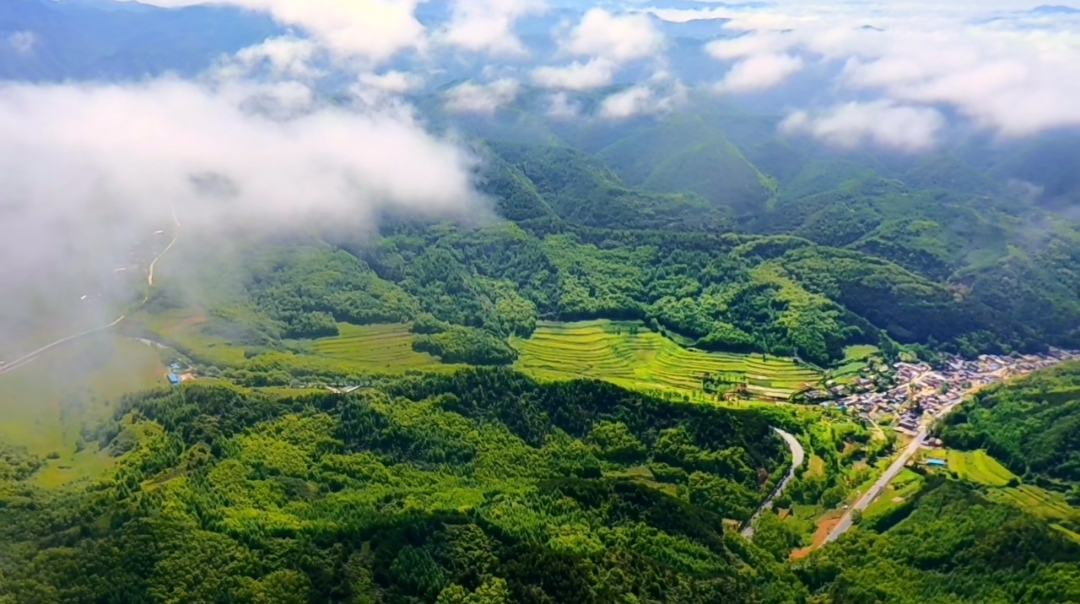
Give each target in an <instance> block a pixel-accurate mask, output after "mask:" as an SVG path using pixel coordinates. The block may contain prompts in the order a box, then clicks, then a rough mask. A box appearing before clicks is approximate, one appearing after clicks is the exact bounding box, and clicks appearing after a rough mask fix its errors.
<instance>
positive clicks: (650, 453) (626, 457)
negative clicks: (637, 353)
mask: <svg viewBox="0 0 1080 604" xmlns="http://www.w3.org/2000/svg"><path fill="white" fill-rule="evenodd" d="M86 437H87V439H91V438H96V439H99V441H100V442H101V443H102V445H104V446H106V447H108V448H109V449H110V450H111V451H113V453H114V454H115V455H120V454H124V457H123V458H122V460H121V461H120V463H119V465H118V466H117V468H116V470H115V472H113V473H111V475H110V477H108V478H103V479H101V480H99V481H97V482H96V483H94V484H92V485H91V486H90V487H89V488H87V489H85V490H82V491H80V492H78V493H77V494H76V493H73V494H72V495H71V496H69V497H65V498H50V495H49V494H48V493H47V492H42V491H38V490H35V489H34V488H32V487H30V486H28V485H27V484H26V483H24V482H23V479H25V478H26V476H27V474H28V470H27V467H26V464H28V463H32V462H29V461H26V460H24V459H21V458H19V457H18V456H17V455H8V456H6V457H5V458H4V465H3V466H2V467H3V468H4V471H3V472H2V473H0V480H3V485H4V488H3V491H0V493H2V498H3V499H2V501H3V505H0V518H2V520H3V521H2V522H0V530H2V531H3V538H2V539H0V543H2V544H3V545H0V559H2V560H3V561H4V564H3V566H2V569H3V570H2V571H0V593H2V594H3V595H4V597H6V598H9V599H10V601H12V602H43V603H44V602H106V601H124V602H132V603H135V602H157V601H177V602H181V601H183V602H196V601H198V602H211V601H222V602H225V601H227V602H264V601H273V602H376V601H388V602H418V601H435V600H437V601H439V602H479V601H483V602H550V603H553V604H554V603H556V602H558V603H565V602H621V601H626V599H628V598H629V599H633V600H635V601H642V602H714V601H717V600H719V599H723V600H725V601H732V602H791V601H794V600H797V599H800V598H803V597H804V595H805V589H804V588H803V587H802V586H801V585H799V584H798V582H797V581H796V580H795V579H794V576H793V575H792V574H791V572H790V571H789V570H787V569H785V568H784V567H783V566H782V565H781V564H779V563H778V562H777V561H776V560H773V559H771V558H769V557H768V556H767V555H765V554H764V552H762V551H761V550H758V549H755V548H753V547H752V546H750V545H749V544H747V543H746V542H744V541H742V540H741V539H740V538H739V537H737V536H736V535H735V534H734V533H731V532H729V531H728V530H726V529H725V528H724V526H723V520H724V519H725V518H729V519H745V518H747V517H748V516H749V515H750V513H751V512H752V510H753V508H754V506H756V505H757V503H758V502H759V501H760V500H761V499H762V498H763V497H764V495H765V493H767V492H768V490H769V488H770V486H771V485H773V484H774V483H775V481H776V480H777V479H778V477H779V475H780V474H781V473H782V472H783V471H784V463H785V461H784V452H785V451H786V449H785V448H784V447H783V445H782V443H781V441H780V439H779V438H777V437H776V436H775V435H773V434H772V432H771V430H770V429H769V426H768V424H767V420H766V418H765V417H764V416H762V415H761V414H759V413H756V412H752V411H731V410H721V409H716V408H710V407H706V406H700V405H690V404H683V405H672V404H669V403H664V402H661V401H657V400H655V399H650V398H648V397H644V396H641V395H637V394H633V393H630V392H626V391H623V390H621V389H618V388H616V387H614V386H610V385H607V384H604V383H600V382H573V383H565V384H558V385H540V384H537V383H535V382H533V381H532V380H529V379H527V378H525V377H523V376H521V375H518V374H514V373H511V372H507V371H502V370H483V371H481V370H476V371H467V372H463V373H459V374H457V375H455V376H453V377H431V376H428V377H421V376H415V377H408V378H403V379H400V380H390V381H383V382H381V383H380V384H378V385H376V386H373V387H372V388H368V389H365V390H364V391H362V392H358V393H355V394H352V395H349V396H341V395H331V394H325V393H324V394H318V395H313V396H307V397H303V398H298V399H291V398H286V399H274V398H269V397H266V396H261V395H255V394H250V393H245V392H242V391H239V390H236V389H235V388H233V387H229V386H224V385H199V386H188V387H184V388H182V389H179V390H172V391H166V390H159V391H154V392H149V393H146V394H142V395H138V396H134V397H129V398H127V399H125V401H124V402H123V404H122V405H121V406H120V408H119V410H118V412H117V415H116V417H115V419H114V420H113V421H110V422H106V424H104V425H102V426H101V427H99V428H98V429H97V430H96V431H93V432H92V433H89V432H88V433H87V435H86Z"/></svg>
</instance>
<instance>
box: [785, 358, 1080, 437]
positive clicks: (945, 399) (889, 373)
mask: <svg viewBox="0 0 1080 604" xmlns="http://www.w3.org/2000/svg"><path fill="white" fill-rule="evenodd" d="M1076 359H1080V351H1069V350H1061V349H1056V348H1051V349H1050V350H1049V351H1048V352H1046V353H1042V354H1028V355H1013V356H1004V355H982V356H979V357H978V358H977V359H975V360H966V359H962V358H960V357H952V358H949V359H947V360H946V361H945V362H944V366H943V367H941V368H939V369H934V368H932V367H931V366H930V365H929V364H927V363H922V362H919V363H910V362H897V363H894V364H892V365H891V366H890V365H887V364H885V363H880V364H875V363H869V364H868V365H867V366H866V367H865V368H863V369H862V370H861V371H860V372H859V374H858V376H857V377H855V378H854V379H853V380H850V381H848V383H845V384H839V383H836V382H837V380H828V381H826V382H825V389H820V388H819V389H817V390H813V391H810V392H808V393H806V396H807V398H808V399H809V400H817V401H820V400H822V399H825V398H828V399H832V400H827V401H825V402H821V403H820V404H821V405H822V406H825V407H835V408H837V409H839V410H841V411H848V412H854V413H857V414H858V415H859V416H861V417H863V418H864V419H866V420H868V421H871V422H874V423H876V424H879V425H891V426H892V427H893V429H895V430H896V431H897V432H900V433H902V434H905V435H908V436H915V435H916V433H917V432H918V431H919V428H920V426H921V424H922V420H923V416H924V415H926V414H930V415H931V416H933V417H939V416H941V415H942V414H943V413H944V412H946V411H947V410H949V409H951V408H952V407H953V406H955V405H956V404H957V403H959V402H960V401H961V400H963V398H964V397H965V396H967V395H968V394H969V393H971V392H972V391H974V390H977V389H979V388H981V387H984V386H986V385H989V384H993V383H996V382H1000V381H1003V380H1006V379H1009V378H1013V377H1018V376H1022V375H1027V374H1029V373H1032V372H1034V371H1037V370H1039V369H1044V368H1046V367H1050V366H1053V365H1057V364H1059V363H1062V362H1065V361H1070V360H1076Z"/></svg>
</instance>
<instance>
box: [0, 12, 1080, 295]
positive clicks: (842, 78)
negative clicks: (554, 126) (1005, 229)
mask: <svg viewBox="0 0 1080 604" xmlns="http://www.w3.org/2000/svg"><path fill="white" fill-rule="evenodd" d="M115 1H117V2H119V1H121V0H115ZM144 1H146V0H144ZM220 1H222V2H224V3H227V4H232V5H235V6H237V7H241V8H244V9H248V10H252V11H258V12H262V13H265V14H268V15H270V16H272V17H273V19H275V20H276V21H277V22H278V23H280V24H281V25H283V26H285V27H286V28H288V29H289V31H290V32H291V33H289V34H286V35H283V36H279V37H274V38H270V39H267V40H264V41H261V42H256V43H253V44H252V45H251V46H250V47H248V48H244V49H242V50H240V51H239V52H236V53H234V54H231V55H226V56H221V57H219V58H217V59H215V60H214V61H213V62H212V63H209V64H207V65H206V67H205V70H204V71H203V72H202V73H201V74H199V75H198V76H196V77H192V78H187V79H184V78H180V77H178V76H174V75H164V76H159V77H154V78H149V79H147V78H142V79H137V80H127V81H109V82H103V81H100V80H88V81H73V82H72V81H69V82H61V83H49V84H42V83H22V82H3V81H0V173H2V174H3V175H4V180H5V187H6V189H7V191H8V195H7V199H6V200H4V201H3V203H4V205H3V207H0V211H2V212H3V213H4V220H3V221H2V223H0V257H4V258H22V259H26V262H22V263H14V264H9V265H8V268H7V269H5V271H0V282H3V283H4V284H6V285H9V286H10V285H11V284H12V283H15V284H19V283H30V282H36V281H35V280H36V277H35V276H36V275H37V274H39V273H40V272H41V270H42V267H41V265H42V264H43V263H45V264H48V265H49V266H51V267H56V266H60V265H64V264H72V265H73V266H74V265H76V264H80V265H81V264H84V263H86V262H90V263H91V264H92V263H93V262H97V260H93V262H91V259H92V257H93V256H94V255H95V254H94V253H93V252H98V253H100V255H102V256H108V255H114V254H115V253H116V250H114V249H112V246H111V245H110V244H114V243H115V242H116V241H120V240H122V239H123V237H119V236H117V237H112V236H109V235H110V233H121V232H123V233H126V232H127V231H132V232H137V231H140V229H141V230H145V228H146V225H147V224H151V223H155V221H160V220H161V217H162V216H164V215H167V214H168V211H169V209H170V208H176V207H180V208H182V210H183V213H184V214H185V219H186V220H188V221H192V222H195V223H201V224H204V225H215V224H224V225H233V224H262V223H265V224H268V225H274V224H286V225H288V224H297V223H298V222H299V221H303V220H307V219H321V220H331V221H335V222H339V223H340V222H343V221H345V222H349V223H354V224H357V225H365V224H368V223H370V222H371V221H372V220H374V216H375V215H376V214H377V213H378V212H379V211H380V210H383V209H387V208H393V209H396V210H404V211H408V212H415V213H418V214H424V215H431V216H459V215H482V214H487V213H490V208H491V200H489V199H485V198H484V197H483V196H482V195H480V194H479V193H478V192H477V190H476V183H475V182H474V173H475V170H476V167H477V162H478V161H479V160H478V159H477V158H476V157H475V156H474V154H473V153H472V151H471V150H470V147H469V146H468V145H467V144H465V143H463V142H462V141H461V140H457V139H456V138H455V137H454V135H453V134H452V133H450V134H446V133H436V132H435V131H433V130H432V129H431V128H430V127H429V126H428V125H427V124H426V123H425V121H424V119H423V117H422V116H421V115H420V114H419V111H418V110H417V108H416V107H415V105H414V100H413V99H412V98H411V97H410V96H409V95H410V94H413V93H416V92H418V91H426V92H428V93H436V94H438V95H439V100H440V102H441V103H442V106H443V108H444V109H445V110H446V111H447V112H448V113H450V114H476V115H493V114H495V113H497V112H498V111H499V110H500V109H502V108H505V107H507V106H509V105H511V104H513V103H515V102H516V101H517V100H518V99H519V98H520V97H521V95H522V93H523V91H524V90H525V89H526V88H529V89H533V90H540V91H541V94H542V95H543V97H544V98H546V99H547V100H546V102H547V106H548V112H547V114H548V115H549V116H550V117H552V118H557V119H560V120H582V121H597V120H601V121H602V120H608V121H619V120H625V119H628V118H631V117H635V116H641V115H656V116H663V115H665V114H667V113H669V112H672V111H678V109H679V108H680V107H682V106H684V105H685V104H686V103H687V102H688V99H689V98H691V96H692V94H698V95H701V94H704V95H711V97H712V98H716V99H724V98H726V97H734V98H741V97H747V98H762V95H777V96H779V97H781V98H784V99H786V100H785V101H784V104H783V107H784V108H783V109H782V110H781V112H780V115H777V116H776V118H777V132H778V133H779V134H780V135H782V136H792V137H797V136H802V137H812V138H815V139H817V140H820V141H821V142H823V143H824V144H828V145H833V146H838V147H877V148H885V149H890V150H895V151H899V152H902V153H911V154H917V153H926V152H932V151H933V150H935V149H937V148H938V147H939V146H940V145H941V144H942V143H943V141H944V140H946V139H947V137H948V135H949V132H950V129H951V128H953V127H955V126H956V125H957V123H959V124H960V125H962V126H963V127H964V128H968V129H972V130H975V131H979V132H984V133H986V134H988V135H990V136H992V137H997V138H999V139H1002V140H1018V139H1024V138H1027V137H1032V136H1036V135H1039V134H1041V133H1045V132H1049V131H1053V130H1055V129H1059V128H1068V127H1075V126H1077V125H1080V102H1077V101H1076V99H1080V16H1078V15H1050V16H1047V15H1035V14H1031V13H1025V12H1019V11H1026V10H1028V9H1029V8H1031V7H1032V6H1033V5H1032V4H1029V3H1020V2H1005V1H992V2H979V3H975V2H960V3H948V4H943V3H938V2H904V3H867V2H862V3H828V2H819V1H810V0H806V1H803V0H796V1H787V2H778V3H774V4H771V5H768V6H763V7H754V8H745V7H743V8H738V7H734V8H733V7H731V6H727V5H723V4H720V3H711V2H685V3H683V7H682V8H678V9H673V8H670V6H671V5H672V3H671V2H665V3H662V4H661V3H659V2H656V1H653V0H640V1H636V2H621V3H620V2H604V3H602V4H592V3H580V2H574V3H565V2H564V3H555V2H545V0H452V2H451V5H450V7H451V9H450V13H449V19H448V20H446V21H445V22H443V23H439V24H436V25H433V26H428V27H425V26H424V25H423V24H422V23H421V21H420V19H419V18H418V17H417V9H418V6H419V5H418V4H417V1H416V0H220ZM148 3H150V4H155V5H158V6H162V7H170V8H175V7H182V6H190V5H194V4H200V3H201V0H148ZM567 7H572V8H573V9H574V11H571V12H569V13H559V14H560V15H564V16H561V17H559V18H558V19H557V20H555V21H554V22H553V24H552V25H550V31H549V33H548V34H547V36H548V42H549V44H548V45H547V47H548V48H549V50H545V51H543V52H541V51H538V50H536V49H535V48H533V47H531V46H530V44H529V43H528V41H527V40H526V39H525V38H524V37H523V36H521V35H519V33H518V31H519V27H520V26H521V25H522V24H526V23H530V22H531V21H530V20H533V19H541V18H544V17H545V15H548V14H551V13H552V11H554V10H555V9H557V8H561V9H565V8H567ZM691 20H715V31H716V37H715V39H713V40H700V42H699V43H697V44H698V48H697V49H696V50H692V51H689V52H691V55H693V56H694V57H700V58H702V59H704V60H707V61H709V62H710V63H709V64H710V65H713V66H715V72H716V76H715V77H713V78H711V79H706V80H704V81H697V82H684V81H683V80H682V79H680V76H679V75H677V74H678V73H679V71H680V70H679V67H680V64H679V62H680V61H684V60H686V57H687V56H690V55H687V54H686V53H687V52H688V51H686V50H685V44H681V45H680V44H676V43H675V42H676V41H675V40H673V38H672V36H671V34H670V33H665V32H670V31H671V29H670V28H669V27H667V26H665V23H667V24H678V23H683V22H687V21H691ZM545 23H547V22H545ZM55 43H57V41H55V40H49V39H47V38H44V37H42V36H41V35H40V34H39V32H36V31H33V30H32V29H25V30H19V31H11V32H7V33H6V34H4V35H3V36H2V37H0V59H2V60H6V61H18V60H32V59H33V58H34V57H35V56H37V55H38V53H47V52H48V50H49V45H50V44H55ZM680 49H681V50H680ZM680 52H681V53H683V54H679V53H680ZM468 62H472V63H479V64H484V65H487V67H486V68H485V69H483V70H479V71H477V72H476V75H474V76H472V77H470V79H469V80H468V81H461V82H456V83H455V84H454V85H452V86H449V87H447V88H445V89H443V90H439V91H435V88H436V87H437V86H439V85H440V84H441V82H442V80H441V79H440V78H444V77H445V75H444V74H445V73H446V71H447V69H452V68H454V67H455V66H456V65H460V64H464V63H468ZM331 77H332V78H335V81H345V82H346V83H347V84H348V85H347V86H345V87H344V90H345V98H344V100H341V101H340V102H338V103H336V104H332V103H328V102H327V101H326V99H325V98H323V97H322V96H321V94H320V92H319V91H320V90H321V89H320V87H319V84H320V82H324V81H326V80H327V79H328V78H331ZM810 77H820V78H822V79H821V80H820V81H814V82H813V84H814V86H815V88H817V89H820V90H822V91H826V92H827V93H828V94H827V95H826V97H827V98H828V99H829V101H828V102H826V103H824V104H821V103H818V104H809V103H808V102H807V103H804V102H803V99H801V98H799V97H794V98H792V97H790V96H788V97H784V96H783V95H784V91H785V90H786V89H785V86H788V85H789V84H791V83H792V82H796V81H799V78H810ZM627 78H632V79H630V80H629V81H628V79H627ZM804 84H805V81H804ZM580 95H598V98H599V102H596V103H591V104H588V103H582V102H581V97H580ZM748 95H749V96H748ZM753 95H758V96H757V97H755V96H753ZM586 106H588V107H590V109H588V112H586V110H585V109H583V107H586ZM207 183H211V185H212V186H210V185H208V184H207ZM42 233H53V234H57V237H48V236H42V235H41V234H42ZM61 236H62V237H63V241H64V244H63V245H61V244H59V243H58V241H57V239H58V238H59V237H61ZM80 241H81V243H80ZM75 259H77V260H79V261H80V262H79V263H75V262H74V260H75ZM12 267H15V268H12Z"/></svg>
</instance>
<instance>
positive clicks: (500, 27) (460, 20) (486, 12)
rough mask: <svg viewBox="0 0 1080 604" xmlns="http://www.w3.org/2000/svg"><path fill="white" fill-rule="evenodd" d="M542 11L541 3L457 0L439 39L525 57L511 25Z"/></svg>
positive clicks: (481, 49) (478, 49) (467, 46)
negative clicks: (526, 16)
mask: <svg viewBox="0 0 1080 604" xmlns="http://www.w3.org/2000/svg"><path fill="white" fill-rule="evenodd" d="M545 8H546V7H545V5H544V3H543V2H542V0H457V1H456V2H454V4H453V9H452V10H453V12H452V14H451V18H450V23H449V24H448V25H447V26H446V28H445V29H444V30H443V31H442V32H441V33H440V39H441V40H442V41H443V42H445V43H447V44H450V45H453V46H458V47H460V48H464V49H466V50H471V51H486V52H490V53H492V54H504V55H515V54H517V55H520V54H525V52H526V51H525V46H524V45H523V44H522V43H521V40H519V39H518V37H517V36H516V35H515V34H514V30H513V28H514V24H515V23H516V22H517V20H518V19H520V18H521V17H524V16H525V15H528V14H530V13H537V12H541V11H543V10H545Z"/></svg>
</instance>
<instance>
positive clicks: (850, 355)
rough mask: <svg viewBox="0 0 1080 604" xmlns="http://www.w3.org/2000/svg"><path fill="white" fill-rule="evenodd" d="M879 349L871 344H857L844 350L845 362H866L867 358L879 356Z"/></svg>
mask: <svg viewBox="0 0 1080 604" xmlns="http://www.w3.org/2000/svg"><path fill="white" fill-rule="evenodd" d="M877 352H878V347H877V346H873V345H870V344H856V345H855V346H848V347H847V348H845V349H844V360H845V361H864V360H866V357H868V356H870V355H872V354H877Z"/></svg>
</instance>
